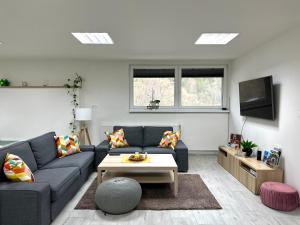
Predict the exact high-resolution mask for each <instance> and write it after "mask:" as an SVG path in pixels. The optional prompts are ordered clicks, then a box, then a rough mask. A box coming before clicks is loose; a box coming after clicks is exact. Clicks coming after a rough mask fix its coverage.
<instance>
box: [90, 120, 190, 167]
mask: <svg viewBox="0 0 300 225" xmlns="http://www.w3.org/2000/svg"><path fill="white" fill-rule="evenodd" d="M121 128H123V130H124V133H125V138H126V140H127V142H128V144H129V147H124V148H115V149H111V148H110V145H109V143H108V141H107V140H104V141H102V142H101V143H100V144H99V145H98V146H97V147H96V149H95V153H96V157H95V163H96V165H98V164H99V163H100V162H101V161H102V160H103V159H104V157H105V156H106V155H107V154H126V153H127V154H131V153H134V152H140V153H144V152H147V153H148V154H172V155H173V157H174V159H175V161H176V163H177V166H178V171H179V172H187V171H188V168H189V161H188V148H187V146H186V145H185V144H184V143H183V141H182V140H179V141H178V142H177V145H176V146H175V149H174V150H173V149H171V148H160V147H158V146H159V142H160V140H161V138H162V136H163V133H164V132H165V131H167V130H169V131H173V127H158V126H114V127H113V130H114V131H115V130H118V129H121Z"/></svg>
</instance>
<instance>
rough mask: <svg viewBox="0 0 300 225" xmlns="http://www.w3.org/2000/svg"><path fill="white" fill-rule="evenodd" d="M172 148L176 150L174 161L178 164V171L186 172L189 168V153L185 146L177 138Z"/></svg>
mask: <svg viewBox="0 0 300 225" xmlns="http://www.w3.org/2000/svg"><path fill="white" fill-rule="evenodd" d="M174 150H175V152H176V163H177V166H178V171H179V172H187V171H188V169H189V155H188V148H187V146H186V145H185V144H184V143H183V141H182V140H179V141H178V142H177V144H176V146H175V149H174Z"/></svg>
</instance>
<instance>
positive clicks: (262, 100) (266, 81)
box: [239, 76, 275, 120]
mask: <svg viewBox="0 0 300 225" xmlns="http://www.w3.org/2000/svg"><path fill="white" fill-rule="evenodd" d="M239 91H240V113H241V115H242V116H250V117H258V118H263V119H269V120H274V119H275V112H274V97H273V78H272V76H267V77H262V78H258V79H254V80H248V81H243V82H240V83H239Z"/></svg>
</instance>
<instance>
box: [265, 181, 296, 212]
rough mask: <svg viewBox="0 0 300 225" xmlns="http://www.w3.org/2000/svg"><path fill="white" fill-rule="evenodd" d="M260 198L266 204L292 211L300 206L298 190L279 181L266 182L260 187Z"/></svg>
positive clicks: (273, 207)
mask: <svg viewBox="0 0 300 225" xmlns="http://www.w3.org/2000/svg"><path fill="white" fill-rule="evenodd" d="M260 198H261V201H262V203H263V204H265V205H266V206H268V207H270V208H272V209H277V210H281V211H292V210H294V209H296V208H297V207H298V206H299V194H298V192H297V190H296V189H295V188H293V187H291V186H289V185H287V184H283V183H279V182H265V183H263V184H262V185H261V187H260Z"/></svg>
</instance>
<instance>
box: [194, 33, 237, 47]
mask: <svg viewBox="0 0 300 225" xmlns="http://www.w3.org/2000/svg"><path fill="white" fill-rule="evenodd" d="M238 35H239V33H202V34H201V35H200V37H199V38H198V40H197V41H196V42H195V44H196V45H226V44H228V43H229V42H230V41H231V40H232V39H234V38H235V37H237V36H238Z"/></svg>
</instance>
